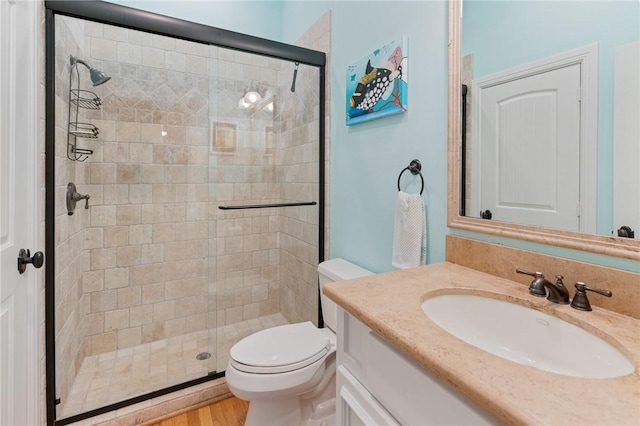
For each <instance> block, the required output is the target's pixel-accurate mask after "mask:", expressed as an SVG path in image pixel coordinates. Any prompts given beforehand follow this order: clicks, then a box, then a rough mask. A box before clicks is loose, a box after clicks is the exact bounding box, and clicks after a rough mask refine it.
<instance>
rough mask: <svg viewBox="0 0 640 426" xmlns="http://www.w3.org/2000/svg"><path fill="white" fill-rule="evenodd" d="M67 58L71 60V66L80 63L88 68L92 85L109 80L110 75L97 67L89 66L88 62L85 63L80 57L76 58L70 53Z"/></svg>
mask: <svg viewBox="0 0 640 426" xmlns="http://www.w3.org/2000/svg"><path fill="white" fill-rule="evenodd" d="M69 60H70V62H71V66H74V65H76V64H82V65H84V66H85V67H87V69H88V70H89V77H90V78H91V82H92V83H93V87H95V86H100V85H101V84H103V83H106V82H107V81H109V80H111V77H109V76H108V75H106V74H105V73H103V72H102V71H100V70H97V69H95V68H93V67H91V66H89V64H87V63H86V62H85V61H83V60H82V59H78V58H76V57H75V56H73V55H70V58H69Z"/></svg>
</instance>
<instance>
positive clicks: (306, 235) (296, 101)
mask: <svg viewBox="0 0 640 426" xmlns="http://www.w3.org/2000/svg"><path fill="white" fill-rule="evenodd" d="M330 28H331V15H330V13H329V12H327V13H326V14H325V15H324V16H323V17H321V18H320V19H319V20H318V21H317V22H316V23H315V24H314V25H312V26H311V27H310V28H309V29H308V30H307V31H306V32H305V33H304V34H303V35H302V36H301V37H300V39H299V40H298V41H297V42H296V43H295V44H296V45H298V46H302V47H306V48H309V49H315V50H319V51H322V52H325V53H327V55H328V52H329V51H330V48H331V43H330V41H331V37H330ZM327 69H329V67H328V64H327ZM292 75H293V66H292V65H291V64H288V65H287V66H285V67H283V70H282V72H281V73H280V77H279V82H280V84H279V85H280V87H282V88H283V97H284V100H283V101H284V103H285V104H286V105H290V106H291V107H290V108H288V109H286V110H284V111H282V114H281V117H282V118H281V121H282V123H283V129H282V133H281V135H280V139H279V145H278V163H279V164H280V168H279V174H280V179H279V180H280V181H281V182H286V183H283V184H282V198H283V199H285V200H291V201H318V199H317V197H318V192H319V166H318V164H319V163H318V161H319V141H318V128H319V122H318V113H319V95H318V78H319V70H318V69H317V68H315V67H309V66H304V65H301V66H300V68H299V70H298V76H297V80H296V91H295V93H291V92H290V91H289V90H287V89H288V88H289V87H290V86H291V78H292ZM325 93H326V94H327V96H328V94H329V93H330V86H329V84H328V79H327V88H326V92H325ZM326 102H328V100H326ZM326 111H330V109H329V108H327V109H326ZM326 123H327V125H328V123H329V120H328V119H327V120H326ZM326 134H327V135H329V134H330V131H329V129H326ZM323 143H325V147H327V151H328V147H329V143H328V142H327V141H323ZM326 158H327V159H328V158H329V153H328V152H327V153H326ZM325 166H326V170H327V173H326V176H327V177H328V170H329V169H328V160H327V163H326V165H325ZM327 187H328V182H327ZM325 199H326V200H328V199H329V194H328V193H327V194H325ZM326 212H327V214H325V217H326V218H327V219H328V207H327V209H326ZM280 222H281V233H280V281H281V298H280V305H281V307H280V308H281V312H282V314H283V315H284V316H285V318H287V320H289V322H292V323H293V322H301V321H311V322H313V323H314V324H316V325H317V323H318V270H317V268H318V226H319V209H318V207H295V208H287V209H283V211H282V213H281V221H280ZM325 232H326V235H327V236H328V228H325ZM326 247H328V244H327V245H326Z"/></svg>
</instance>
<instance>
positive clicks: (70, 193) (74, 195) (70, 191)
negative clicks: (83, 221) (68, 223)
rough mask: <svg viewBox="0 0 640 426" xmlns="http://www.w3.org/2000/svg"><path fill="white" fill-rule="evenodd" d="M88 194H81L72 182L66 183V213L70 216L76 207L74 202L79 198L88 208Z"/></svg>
mask: <svg viewBox="0 0 640 426" xmlns="http://www.w3.org/2000/svg"><path fill="white" fill-rule="evenodd" d="M89 198H91V196H90V195H88V194H86V195H82V194H80V193H79V192H78V191H77V190H76V185H75V184H74V183H73V182H69V183H68V184H67V214H68V215H69V216H71V215H72V214H73V212H74V211H75V209H76V203H77V202H78V201H80V200H85V201H84V208H85V209H88V208H89Z"/></svg>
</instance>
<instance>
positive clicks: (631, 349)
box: [324, 262, 640, 425]
mask: <svg viewBox="0 0 640 426" xmlns="http://www.w3.org/2000/svg"><path fill="white" fill-rule="evenodd" d="M571 287H572V286H571ZM324 292H325V294H326V295H327V296H329V298H331V299H332V300H334V301H335V302H336V303H337V304H338V305H339V306H340V308H341V309H340V310H339V323H338V324H339V332H338V336H339V340H338V358H337V361H338V367H337V387H338V388H337V397H338V398H337V401H338V402H337V415H338V420H339V422H338V423H339V424H342V425H358V424H406V425H410V424H421V425H422V424H498V423H501V424H532V425H533V424H563V425H569V424H575V425H587V424H594V425H595V424H598V425H606V424H610V425H621V424H625V425H626V424H638V423H639V422H640V374H639V372H638V368H637V366H638V365H640V341H639V340H638V335H639V334H640V320H638V319H635V318H633V317H630V316H626V315H621V314H619V313H616V312H612V311H608V310H605V309H601V308H598V307H594V310H593V311H591V312H583V311H578V310H575V309H572V308H570V307H569V306H567V305H558V304H553V303H551V302H549V301H547V300H546V299H544V298H538V297H534V296H531V295H530V294H529V293H528V291H527V286H526V285H523V284H522V283H518V282H515V281H511V280H509V279H505V278H500V277H497V276H494V275H490V274H486V273H483V272H480V271H477V270H473V269H469V268H466V267H463V266H460V265H456V264H453V263H449V262H444V263H438V264H433V265H428V266H423V267H420V268H414V269H409V270H403V271H394V272H389V273H385V274H379V275H374V276H370V277H364V278H359V279H355V280H350V281H345V282H338V283H332V284H329V285H327V286H325V289H324ZM452 293H455V294H469V295H482V296H483V297H489V298H493V299H497V300H500V301H506V302H509V303H513V304H517V305H521V306H524V307H527V308H531V309H534V310H536V311H539V312H542V313H544V314H548V315H551V316H553V317H556V318H559V319H561V320H563V321H565V322H567V323H571V324H573V325H576V326H578V327H580V328H582V329H584V330H586V331H588V332H589V333H590V334H592V335H595V336H597V337H599V338H600V339H602V340H604V341H606V342H607V343H608V344H610V345H611V346H613V347H614V348H616V349H617V350H618V351H620V352H621V353H622V354H624V356H626V357H627V358H628V359H629V360H630V361H631V363H632V364H633V366H634V367H635V369H634V371H633V372H632V373H630V374H626V375H622V376H619V377H612V378H598V379H594V378H582V377H571V376H568V375H562V374H556V373H552V372H548V371H543V370H540V369H538V368H534V367H532V366H528V365H522V364H519V363H516V362H513V361H509V360H506V359H503V358H501V357H498V356H496V355H493V354H491V353H489V352H486V351H484V350H481V349H478V348H477V347H475V346H473V345H471V344H469V343H465V342H464V341H462V340H460V339H458V338H457V337H454V336H453V335H452V334H449V333H448V332H446V331H445V330H443V329H442V328H440V327H439V326H438V325H436V323H435V322H433V321H432V320H431V319H430V318H429V317H428V316H427V315H426V314H425V312H424V311H423V310H422V308H421V305H422V303H423V302H424V301H425V300H427V299H429V298H431V297H435V296H438V295H443V294H452ZM614 297H615V295H614ZM504 320H505V321H509V318H505V319H504ZM567 361H568V362H571V361H572V360H567ZM458 416H459V417H458Z"/></svg>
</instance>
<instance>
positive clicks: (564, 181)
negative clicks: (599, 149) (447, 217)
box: [474, 64, 581, 231]
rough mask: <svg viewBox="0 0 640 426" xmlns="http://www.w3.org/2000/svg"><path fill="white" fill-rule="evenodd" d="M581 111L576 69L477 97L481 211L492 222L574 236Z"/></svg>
mask: <svg viewBox="0 0 640 426" xmlns="http://www.w3.org/2000/svg"><path fill="white" fill-rule="evenodd" d="M580 111H581V109H580V65H579V64H574V65H570V66H565V67H563V68H559V69H555V70H553V71H547V72H543V73H540V74H536V75H533V76H528V77H524V78H519V79H516V80H512V81H509V82H506V83H502V84H498V85H495V86H492V87H489V88H486V89H483V90H482V92H481V97H480V120H481V122H480V131H479V137H480V140H479V144H480V146H479V149H480V156H481V166H480V176H481V183H480V191H481V196H480V200H481V206H480V207H481V209H482V210H491V212H492V215H493V217H492V219H493V220H500V221H507V222H517V223H522V224H527V225H537V226H545V227H552V228H560V229H565V230H574V231H578V230H579V228H580V218H579V203H580V156H579V155H577V154H576V153H578V152H580V114H581V112H580ZM476 213H477V212H474V214H476Z"/></svg>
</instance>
